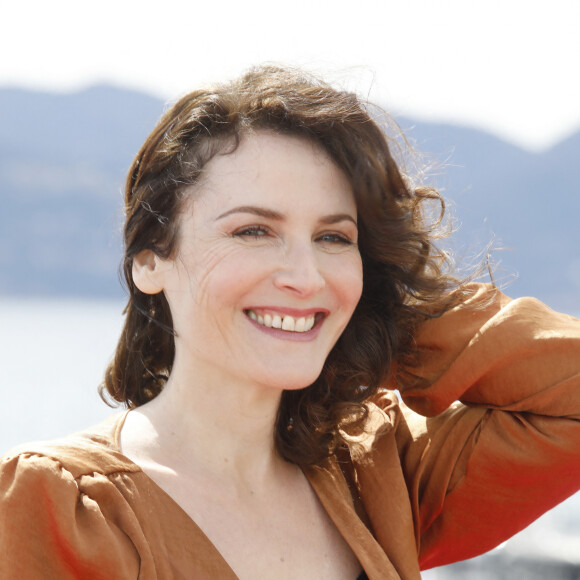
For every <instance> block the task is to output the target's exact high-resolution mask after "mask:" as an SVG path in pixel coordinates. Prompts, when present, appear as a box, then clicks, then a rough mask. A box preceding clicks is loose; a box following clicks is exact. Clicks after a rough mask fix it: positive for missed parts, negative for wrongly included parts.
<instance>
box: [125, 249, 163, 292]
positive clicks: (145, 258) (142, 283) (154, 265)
mask: <svg viewBox="0 0 580 580" xmlns="http://www.w3.org/2000/svg"><path fill="white" fill-rule="evenodd" d="M166 271H167V262H166V261H165V260H162V259H161V258H160V257H159V256H157V254H155V252H153V250H142V251H141V252H139V253H138V254H137V255H136V256H135V257H134V258H133V270H132V274H133V282H135V286H137V288H139V290H141V292H143V293H144V294H159V292H162V291H163V289H164V287H165V284H164V276H163V274H164V273H165V272H166Z"/></svg>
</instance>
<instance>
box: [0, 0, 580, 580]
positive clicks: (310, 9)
mask: <svg viewBox="0 0 580 580" xmlns="http://www.w3.org/2000/svg"><path fill="white" fill-rule="evenodd" d="M0 54H2V59H1V61H0V202H1V203H0V217H1V219H0V363H1V367H2V370H3V381H2V385H1V386H0V389H1V394H2V397H1V400H0V451H5V450H6V449H8V448H9V447H10V446H12V445H15V444H17V443H19V442H22V441H25V440H31V439H46V438H49V437H56V436H59V435H64V434H66V433H68V432H71V431H74V430H77V429H82V428H84V427H86V426H87V425H89V424H90V423H95V422H98V421H99V420H101V419H102V418H104V417H106V416H107V415H108V414H110V413H111V412H112V410H111V409H110V408H109V407H107V406H106V405H105V404H104V403H102V401H100V399H99V397H98V395H97V391H96V388H97V385H98V384H99V382H100V381H101V378H102V374H103V371H104V368H105V366H106V364H107V362H108V361H109V359H110V357H111V354H112V352H113V349H114V347H115V344H116V340H117V337H118V334H119V330H120V327H121V323H122V314H121V312H122V308H123V300H124V294H123V290H122V288H121V286H120V284H119V281H118V276H117V271H118V264H119V260H120V255H121V254H120V235H119V232H120V228H121V224H122V209H121V208H122V203H121V200H122V187H123V180H124V174H125V172H126V170H127V168H128V166H129V164H130V162H131V160H132V158H133V156H134V155H135V154H136V152H137V150H138V148H139V146H140V144H141V143H142V141H143V140H144V139H145V137H146V135H147V134H148V132H149V131H150V130H151V129H152V127H153V125H154V124H155V121H156V120H157V119H158V118H159V116H160V115H161V113H162V112H163V110H164V108H165V107H166V105H167V103H169V102H171V101H173V100H175V99H176V98H178V97H179V96H180V95H181V94H183V93H185V92H187V91H188V90H190V89H192V88H196V87H198V86H199V85H200V84H203V83H206V82H211V81H214V80H222V79H225V78H229V77H231V76H234V75H236V74H238V73H240V72H241V71H243V70H244V69H246V68H247V67H249V66H251V65H252V64H256V63H260V62H265V61H274V62H282V63H287V64H293V65H298V66H302V67H304V68H306V69H308V70H311V71H313V72H315V73H319V74H321V75H323V76H324V77H325V78H327V79H329V80H330V81H332V82H334V83H338V84H340V85H342V86H344V87H346V88H350V89H352V90H356V91H357V92H359V93H361V94H363V95H365V96H367V95H368V98H369V99H370V100H371V101H373V102H376V103H378V104H380V105H381V106H382V107H384V108H385V109H386V110H387V111H389V113H390V114H391V115H392V116H393V117H394V119H395V121H396V122H397V123H398V125H399V126H400V127H401V129H402V130H403V131H404V133H405V135H406V136H407V137H408V138H409V140H410V142H411V143H412V144H413V146H414V147H415V149H416V150H417V151H420V152H421V153H423V154H425V156H424V158H423V159H424V162H425V164H426V165H427V166H429V168H430V171H429V172H428V173H429V176H430V177H429V179H430V183H432V184H434V185H436V186H437V187H439V188H440V189H441V190H442V192H443V194H444V195H445V197H446V198H447V200H448V205H449V206H450V209H451V213H452V214H453V218H454V222H455V225H456V227H457V232H456V234H455V236H454V237H453V241H452V242H451V243H450V244H451V245H450V248H451V249H452V250H453V251H454V253H455V255H456V258H457V262H458V264H459V265H462V264H467V265H469V264H473V263H475V262H477V261H478V260H479V259H480V256H481V252H482V251H483V250H484V248H486V247H487V245H488V244H492V245H493V246H494V247H495V248H497V250H496V251H495V252H494V253H493V255H492V259H493V262H494V264H495V270H494V272H495V274H494V275H495V278H496V280H497V281H498V282H499V283H500V284H501V285H504V286H505V291H506V292H507V293H508V294H510V295H512V296H522V295H534V296H537V297H539V298H540V299H542V300H543V301H544V302H546V303H547V304H548V305H549V306H551V307H552V308H555V309H557V310H563V311H566V312H568V313H570V314H573V315H575V316H580V250H579V242H580V235H579V228H578V215H579V212H580V191H579V190H580V186H579V184H578V178H577V172H578V168H579V167H580V105H579V103H580V81H579V80H578V57H579V56H580V4H579V3H578V2H576V1H575V0H553V1H552V2H550V3H546V2H538V1H526V2H524V1H521V0H512V1H510V2H504V1H500V0H487V1H486V2H481V1H474V2H469V3H468V2H461V1H459V0H457V1H451V0H443V1H441V2H430V1H429V0H418V1H409V2H389V1H385V0H382V1H378V0H360V1H359V2H356V3H352V2H346V1H344V0H335V1H333V2H330V1H327V2H324V1H317V0H309V1H308V2H307V1H304V0H294V1H293V2H292V3H285V2H272V1H270V2H267V1H265V0H257V1H254V2H252V1H249V2H245V3H239V2H234V1H233V0H223V1H222V2H220V3H219V4H218V3H207V2H203V3H202V2H199V1H195V0H190V1H189V2H184V1H181V0H166V1H165V2H164V3H163V4H161V3H159V4H158V5H156V4H151V5H146V4H145V3H140V2H136V1H134V0H126V1H124V2H113V1H111V0H102V1H101V2H99V3H93V2H83V3H80V2H76V1H72V0H66V1H65V0H53V1H52V2H50V3H47V2H43V1H42V0H37V1H34V0H33V1H29V2H26V3H24V2H23V3H18V4H17V3H10V5H8V3H5V4H4V3H3V4H2V21H1V24H0ZM424 577H425V578H427V579H431V580H433V579H437V580H441V579H452V578H473V579H484V578H526V579H528V578H531V579H533V578H543V579H545V578H554V579H558V578H567V579H578V578H580V496H579V495H576V496H574V497H572V498H571V499H570V500H568V501H567V502H565V503H564V504H563V505H562V506H560V507H558V508H556V509H555V510H552V511H551V512H549V513H548V514H546V515H545V516H544V517H543V518H542V519H541V520H539V521H538V522H537V523H535V524H533V525H532V526H530V527H529V528H528V529H527V530H525V531H524V532H522V533H521V534H519V535H518V536H516V537H515V538H513V539H512V540H510V541H508V542H507V543H506V544H504V545H503V546H501V547H500V548H498V549H496V550H494V551H492V552H491V553H490V554H488V555H485V556H482V557H480V558H476V559H474V560H470V561H468V562H465V563H459V564H455V565H453V566H449V567H445V568H440V569H435V570H432V571H429V572H427V573H425V575H424Z"/></svg>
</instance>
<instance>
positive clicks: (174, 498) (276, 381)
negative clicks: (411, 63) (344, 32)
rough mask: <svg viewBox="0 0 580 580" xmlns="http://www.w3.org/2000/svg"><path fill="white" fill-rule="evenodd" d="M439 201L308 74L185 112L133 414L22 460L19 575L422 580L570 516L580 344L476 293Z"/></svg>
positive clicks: (157, 240) (140, 278)
mask: <svg viewBox="0 0 580 580" xmlns="http://www.w3.org/2000/svg"><path fill="white" fill-rule="evenodd" d="M437 199H438V194H437V193H436V192H435V191H433V190H431V189H428V188H415V189H413V188H412V187H411V186H410V185H409V183H408V181H407V180H406V179H405V178H404V177H403V175H402V173H401V172H400V170H399V169H398V167H397V165H396V164H395V162H394V160H393V157H392V156H391V153H390V151H389V147H388V144H387V140H386V137H385V135H384V133H383V132H382V131H381V130H380V128H379V127H378V125H377V124H376V123H375V122H374V121H373V120H372V119H371V118H370V116H369V114H368V113H367V112H366V110H365V108H364V107H363V105H362V104H361V102H360V101H359V100H358V99H357V97H355V96H354V95H351V94H348V93H344V92H340V91H337V90H335V89H333V88H332V87H330V86H328V85H326V84H324V83H322V82H320V81H317V80H315V79H312V78H308V77H307V76H306V75H304V74H303V73H300V72H296V71H290V70H286V69H281V68H275V67H262V68H258V69H254V70H252V71H250V72H249V73H248V74H246V75H244V76H243V77H242V78H240V79H238V80H236V81H233V82H232V83H229V84H225V85H220V86H217V87H213V88H210V89H207V90H201V91H198V92H194V93H191V94H189V95H187V96H185V97H184V98H183V99H181V100H180V101H179V102H178V103H177V104H176V105H175V106H174V107H173V108H172V109H171V110H169V111H168V112H167V113H166V114H165V115H164V117H163V118H162V119H161V121H160V123H159V124H158V126H157V127H156V129H155V130H154V131H153V133H152V134H151V135H150V136H149V138H148V139H147V141H146V143H145V144H144V146H143V148H142V149H141V151H140V152H139V154H138V155H137V158H136V159H135V161H134V163H133V166H132V168H131V170H130V172H129V176H128V180H127V187H126V224H125V260H124V273H125V277H126V280H127V284H128V289H129V303H128V306H127V311H126V323H125V328H124V330H123V334H122V336H121V339H120V341H119V345H118V347H117V351H116V354H115V358H114V360H113V362H112V364H111V365H110V367H109V368H108V370H107V374H106V380H105V387H106V390H107V392H108V394H109V395H110V396H111V397H112V398H113V399H115V400H116V401H120V402H123V403H126V404H127V406H128V407H129V409H130V412H125V413H121V414H118V415H115V416H113V417H112V418H111V419H110V420H109V421H107V422H106V423H104V424H102V425H100V426H98V427H95V428H93V429H90V430H88V431H86V432H84V433H81V434H78V435H74V436H71V437H68V438H66V439H64V440H62V441H56V442H49V443H46V444H37V445H33V446H30V445H29V446H26V447H23V448H21V449H19V450H17V451H16V452H13V453H11V454H9V455H7V456H6V457H5V458H4V460H3V465H2V469H1V471H0V490H1V492H0V493H1V497H2V502H1V504H0V509H1V518H0V519H1V523H0V526H1V527H0V542H1V544H0V545H1V546H2V558H1V559H0V572H1V573H2V574H1V576H2V577H3V578H107V579H113V578H123V579H129V578H140V579H153V578H160V579H166V578H220V579H221V578H236V577H239V578H252V579H255V578H276V579H284V578H316V579H320V578H328V579H345V580H351V579H352V580H354V579H355V578H357V577H360V578H363V577H367V576H368V578H371V579H375V578H390V579H394V578H404V579H412V578H419V577H420V573H419V570H420V567H421V568H426V567H431V566H437V565H441V564H445V563H448V562H451V561H454V560H457V559H461V558H467V557H470V556H473V555H475V554H478V553H481V552H483V551H486V550H488V549H490V548H492V547H493V546H494V545H496V544H498V543H499V542H501V541H503V540H504V539H505V538H507V537H509V536H510V535H512V534H513V533H515V532H516V531H518V530H519V529H521V528H522V527H524V526H525V525H527V524H528V523H529V522H531V521H532V520H533V519H534V518H536V517H537V516H538V515H540V514H541V513H542V512H543V511H545V510H547V509H549V508H550V507H551V506H553V505H555V504H556V503H558V502H559V501H561V500H563V499H564V498H565V497H567V496H568V495H570V494H572V493H573V492H574V491H576V490H577V489H578V487H579V482H580V461H579V459H580V445H578V442H579V441H580V422H579V421H578V418H579V417H580V356H578V355H579V354H580V324H579V322H578V321H577V320H575V319H573V318H571V317H567V316H563V315H558V314H556V313H553V312H552V311H550V310H549V309H547V308H546V307H544V306H542V305H541V304H540V303H538V302H536V301H534V300H531V299H523V300H516V301H510V300H509V299H507V298H505V297H504V296H503V295H501V294H500V293H499V292H498V291H496V290H495V289H494V288H492V287H489V286H478V285H459V284H457V283H456V282H455V281H454V279H453V278H452V277H451V276H449V275H447V274H446V273H445V270H444V268H445V256H444V254H442V253H440V252H438V251H437V250H436V248H435V247H434V245H433V243H432V242H433V238H434V235H435V234H434V226H432V225H430V224H429V223H428V221H427V220H426V218H425V217H424V214H425V213H426V211H425V208H424V205H425V204H426V203H428V202H430V201H432V200H435V201H436V200H437ZM394 388H398V389H400V391H401V393H402V396H403V399H404V401H405V403H406V405H405V404H403V403H399V400H398V398H397V396H396V395H395V394H394V393H393V391H392V390H389V389H394ZM458 401H461V402H458ZM407 405H408V406H407ZM411 409H413V410H411ZM427 417H429V418H427Z"/></svg>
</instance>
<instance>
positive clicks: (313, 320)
mask: <svg viewBox="0 0 580 580" xmlns="http://www.w3.org/2000/svg"><path fill="white" fill-rule="evenodd" d="M244 313H245V314H246V316H247V317H248V318H250V319H252V320H253V321H254V322H256V323H257V324H259V325H260V326H265V327H266V328H276V329H279V330H285V331H286V332H295V333H299V334H300V333H305V332H309V331H310V330H312V329H313V328H314V327H315V326H317V325H318V324H319V323H320V322H321V321H322V319H323V318H325V317H326V316H327V313H325V312H322V311H318V312H316V311H313V312H311V313H308V314H305V315H303V316H296V315H294V316H293V315H290V314H286V313H282V312H273V311H269V310H265V309H253V308H249V309H247V310H244Z"/></svg>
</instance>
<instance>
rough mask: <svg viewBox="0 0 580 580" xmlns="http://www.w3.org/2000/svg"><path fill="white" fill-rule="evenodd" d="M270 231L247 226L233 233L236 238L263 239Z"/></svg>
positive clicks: (261, 227)
mask: <svg viewBox="0 0 580 580" xmlns="http://www.w3.org/2000/svg"><path fill="white" fill-rule="evenodd" d="M269 233H270V230H268V228H266V227H264V226H245V227H243V228H240V229H239V230H236V231H235V232H234V233H233V236H234V237H235V238H261V237H263V236H267V235H268V234H269Z"/></svg>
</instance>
